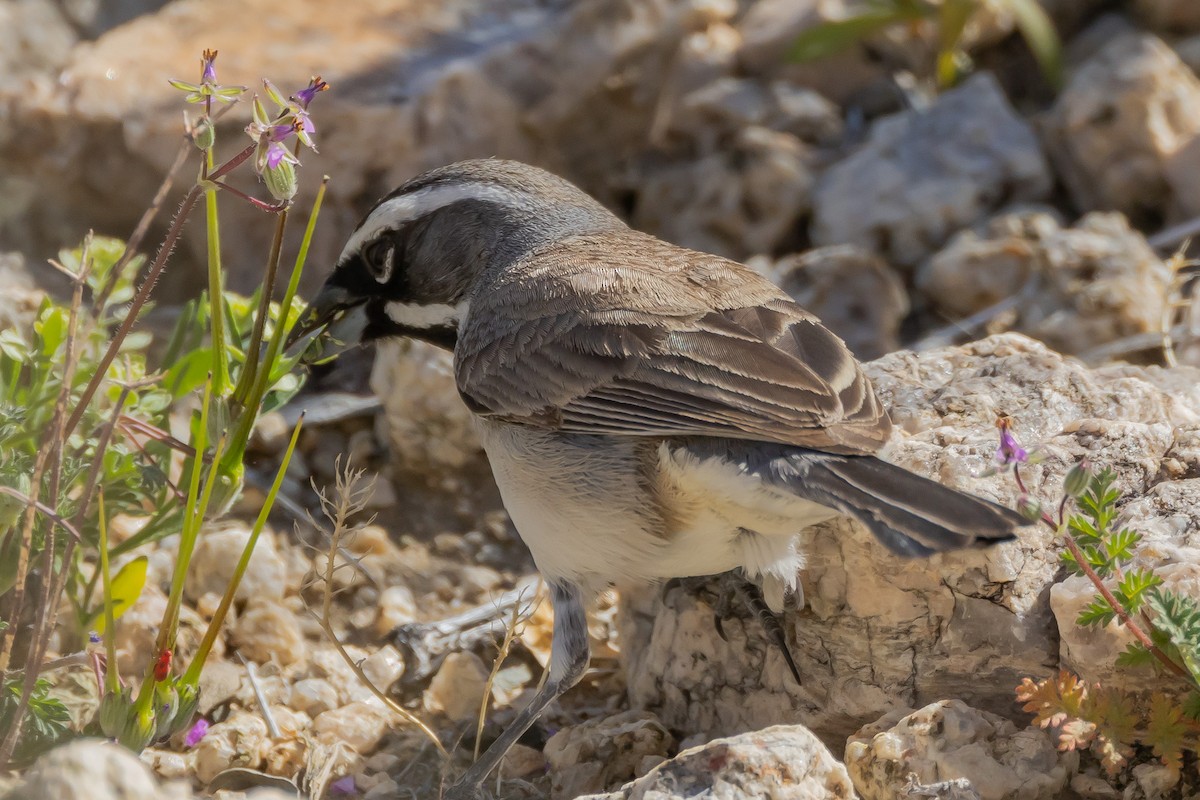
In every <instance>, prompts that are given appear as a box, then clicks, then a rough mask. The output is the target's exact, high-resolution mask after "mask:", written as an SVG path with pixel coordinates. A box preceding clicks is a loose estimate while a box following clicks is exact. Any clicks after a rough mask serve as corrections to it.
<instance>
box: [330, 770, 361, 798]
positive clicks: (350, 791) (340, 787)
mask: <svg viewBox="0 0 1200 800" xmlns="http://www.w3.org/2000/svg"><path fill="white" fill-rule="evenodd" d="M329 793H330V794H332V795H337V796H340V797H345V796H348V795H356V794H358V787H357V786H355V785H354V776H353V775H346V776H343V777H341V778H338V779H337V780H336V781H334V782H333V783H331V784H329Z"/></svg>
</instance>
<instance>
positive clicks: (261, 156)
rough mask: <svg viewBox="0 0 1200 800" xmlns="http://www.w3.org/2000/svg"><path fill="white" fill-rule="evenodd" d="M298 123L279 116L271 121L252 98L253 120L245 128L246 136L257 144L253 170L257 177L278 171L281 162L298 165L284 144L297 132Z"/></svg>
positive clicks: (260, 104) (255, 99)
mask: <svg viewBox="0 0 1200 800" xmlns="http://www.w3.org/2000/svg"><path fill="white" fill-rule="evenodd" d="M299 129H300V123H299V121H298V120H296V119H294V118H289V117H287V116H280V117H279V118H278V119H275V120H272V119H270V118H268V117H267V111H266V109H265V108H263V104H262V102H261V101H260V100H259V99H258V98H257V97H255V98H254V119H253V121H252V122H251V123H250V124H249V125H247V126H246V134H247V135H248V136H249V137H250V138H251V139H253V140H254V141H255V142H257V143H258V147H257V150H256V151H255V157H254V169H255V171H256V172H258V174H259V175H262V174H263V173H264V172H266V171H267V170H273V169H278V168H279V165H280V164H282V163H283V162H285V161H286V162H288V163H290V164H299V163H300V161H299V159H297V158H296V157H295V156H294V155H292V154H291V152H290V151H289V150H288V148H287V146H286V145H285V144H284V142H286V141H287V140H288V139H290V138H292V135H293V134H296V133H298V132H299Z"/></svg>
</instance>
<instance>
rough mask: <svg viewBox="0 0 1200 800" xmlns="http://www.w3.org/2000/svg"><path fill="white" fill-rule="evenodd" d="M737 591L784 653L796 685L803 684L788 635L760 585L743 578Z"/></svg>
mask: <svg viewBox="0 0 1200 800" xmlns="http://www.w3.org/2000/svg"><path fill="white" fill-rule="evenodd" d="M737 590H738V593H739V594H740V595H741V596H742V600H743V601H744V602H745V603H746V607H747V608H748V609H750V613H751V614H753V615H754V617H755V618H756V619H757V620H758V621H759V623H761V624H762V626H763V631H764V632H766V634H767V640H768V641H770V642H771V643H772V644H774V645H775V646H776V647H778V648H779V652H781V653H783V660H784V661H786V662H787V665H788V669H790V670H791V671H792V677H793V678H795V679H796V685H798V686H799V685H801V684H803V681H801V680H800V668H799V667H797V666H796V660H795V659H794V658H792V651H791V650H789V649H788V643H787V635H786V634H785V633H784V632H783V625H782V624H780V622H779V617H777V616H776V615H775V612H774V611H772V610H771V608H770V607H769V606H768V605H767V601H766V600H764V599H763V594H762V590H761V589H759V588H758V584H756V583H754V582H753V581H751V580H750V579H748V578H746V577H745V576H741V580H739V581H737Z"/></svg>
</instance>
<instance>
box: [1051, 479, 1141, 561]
mask: <svg viewBox="0 0 1200 800" xmlns="http://www.w3.org/2000/svg"><path fill="white" fill-rule="evenodd" d="M1114 480H1116V473H1114V472H1113V471H1112V470H1111V469H1107V468H1106V469H1102V470H1100V471H1099V472H1097V473H1095V474H1094V475H1093V476H1092V478H1091V481H1090V482H1089V483H1088V487H1087V491H1085V492H1084V493H1083V494H1082V495H1080V496H1079V498H1077V500H1076V502H1077V503H1078V504H1079V510H1080V511H1081V512H1082V513H1079V514H1072V515H1071V517H1070V518H1069V519H1068V520H1067V527H1068V529H1069V530H1070V532H1071V533H1072V534H1073V535H1074V536H1075V540H1076V541H1077V542H1078V544H1079V549H1080V550H1082V551H1083V555H1084V557H1085V559H1086V560H1087V563H1088V565H1089V566H1090V567H1091V568H1092V569H1094V570H1095V571H1096V574H1097V575H1099V576H1100V577H1102V578H1107V577H1109V576H1110V575H1112V574H1113V573H1114V572H1115V571H1116V570H1117V569H1118V568H1119V567H1120V566H1121V565H1122V564H1126V563H1128V562H1129V560H1130V559H1131V558H1133V551H1134V548H1135V547H1136V545H1137V544H1138V542H1140V541H1141V539H1142V536H1141V534H1139V533H1136V532H1135V531H1131V530H1128V529H1122V530H1118V531H1114V530H1113V529H1112V525H1113V522H1115V521H1116V519H1117V501H1118V500H1119V499H1120V497H1121V494H1120V492H1118V491H1117V490H1116V489H1115V488H1113V485H1112V484H1113V481H1114ZM1062 560H1063V562H1064V563H1065V564H1066V565H1067V568H1068V569H1070V570H1071V571H1072V572H1073V573H1074V574H1076V575H1083V574H1084V570H1083V568H1082V567H1081V566H1080V565H1079V564H1078V563H1077V562H1076V560H1075V556H1074V555H1073V554H1072V553H1071V552H1070V551H1064V552H1063V554H1062Z"/></svg>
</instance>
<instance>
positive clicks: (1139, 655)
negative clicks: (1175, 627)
mask: <svg viewBox="0 0 1200 800" xmlns="http://www.w3.org/2000/svg"><path fill="white" fill-rule="evenodd" d="M1153 663H1154V656H1153V655H1151V653H1150V651H1149V650H1147V649H1146V647H1145V645H1143V644H1142V643H1141V642H1131V643H1130V644H1129V645H1128V646H1127V647H1126V648H1125V650H1124V651H1123V652H1122V653H1120V654H1119V655H1118V656H1117V666H1118V667H1122V668H1125V667H1130V668H1136V667H1148V666H1150V665H1151V664H1153Z"/></svg>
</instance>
